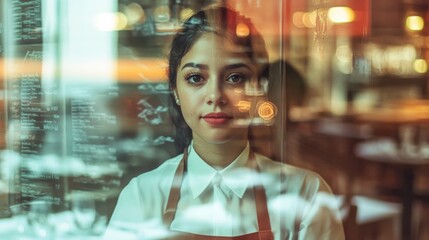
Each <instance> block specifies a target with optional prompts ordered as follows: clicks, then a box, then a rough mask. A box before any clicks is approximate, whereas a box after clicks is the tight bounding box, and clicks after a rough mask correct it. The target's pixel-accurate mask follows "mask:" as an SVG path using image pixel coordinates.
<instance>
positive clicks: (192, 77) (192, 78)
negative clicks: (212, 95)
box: [185, 73, 204, 85]
mask: <svg viewBox="0 0 429 240" xmlns="http://www.w3.org/2000/svg"><path fill="white" fill-rule="evenodd" d="M185 80H186V81H187V82H188V83H189V84H191V85H199V84H201V83H203V82H204V78H203V76H202V75H201V74H198V73H190V74H188V75H186V76H185Z"/></svg>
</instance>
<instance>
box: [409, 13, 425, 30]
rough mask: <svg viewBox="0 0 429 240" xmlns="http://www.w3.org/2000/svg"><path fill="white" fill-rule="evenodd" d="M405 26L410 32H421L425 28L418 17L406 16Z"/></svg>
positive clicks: (422, 21) (421, 19)
mask: <svg viewBox="0 0 429 240" xmlns="http://www.w3.org/2000/svg"><path fill="white" fill-rule="evenodd" d="M405 25H406V26H407V28H408V29H409V30H411V31H421V30H422V29H423V27H424V26H425V22H424V20H423V18H422V17H420V16H408V17H407V20H406V21H405Z"/></svg>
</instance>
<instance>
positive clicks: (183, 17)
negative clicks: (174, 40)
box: [180, 8, 194, 21]
mask: <svg viewBox="0 0 429 240" xmlns="http://www.w3.org/2000/svg"><path fill="white" fill-rule="evenodd" d="M192 14H194V10H192V9H191V8H184V9H182V11H180V20H181V21H185V20H186V19H188V18H189V17H190V16H191V15H192Z"/></svg>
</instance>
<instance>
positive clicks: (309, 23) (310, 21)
mask: <svg viewBox="0 0 429 240" xmlns="http://www.w3.org/2000/svg"><path fill="white" fill-rule="evenodd" d="M316 17H317V15H316V12H314V11H313V12H306V13H304V14H303V15H302V23H303V24H304V25H305V26H306V27H308V28H314V27H315V26H316Z"/></svg>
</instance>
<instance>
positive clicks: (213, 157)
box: [193, 139, 247, 168]
mask: <svg viewBox="0 0 429 240" xmlns="http://www.w3.org/2000/svg"><path fill="white" fill-rule="evenodd" d="M246 145H247V139H245V140H234V141H229V142H227V143H222V144H208V143H203V142H201V141H195V140H194V142H193V146H194V149H195V151H196V152H197V153H198V155H199V156H200V157H201V158H202V159H203V160H204V161H205V162H206V163H207V164H209V165H210V166H213V167H215V168H225V167H227V166H228V165H229V164H231V163H232V162H233V161H234V160H235V159H236V158H237V157H238V156H239V155H240V153H241V152H242V151H243V150H244V148H245V147H246Z"/></svg>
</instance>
